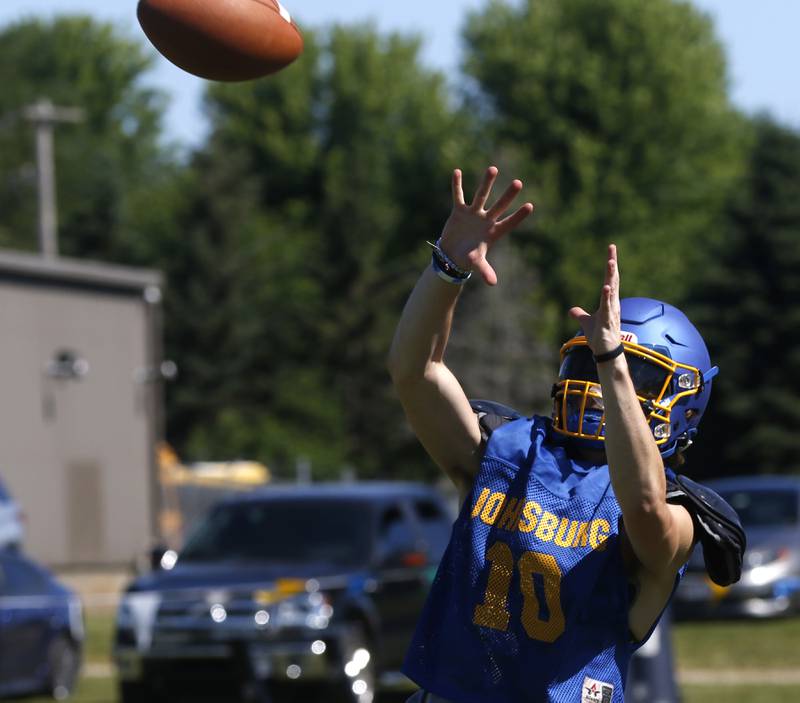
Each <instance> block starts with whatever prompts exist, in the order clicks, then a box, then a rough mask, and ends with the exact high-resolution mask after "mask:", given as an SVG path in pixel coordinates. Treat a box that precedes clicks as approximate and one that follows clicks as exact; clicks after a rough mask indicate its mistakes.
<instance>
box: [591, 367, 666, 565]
mask: <svg viewBox="0 0 800 703" xmlns="http://www.w3.org/2000/svg"><path fill="white" fill-rule="evenodd" d="M598 373H599V377H600V383H601V386H602V388H603V403H604V406H605V414H606V417H605V423H606V431H605V444H606V456H607V458H608V465H609V471H610V474H611V481H612V484H613V486H614V493H615V494H616V496H617V500H618V501H619V504H620V508H621V509H622V515H623V519H624V522H625V529H626V531H627V533H628V536H629V537H630V540H631V544H632V545H633V548H634V551H635V552H636V555H637V557H638V558H639V560H640V561H641V562H643V563H644V564H645V565H646V566H652V567H654V568H658V567H659V566H661V565H663V566H666V563H665V562H668V561H670V560H671V559H672V556H673V554H672V553H671V552H672V551H674V549H673V546H674V545H672V542H673V541H674V540H673V535H672V534H671V522H670V514H669V511H668V509H667V504H666V482H665V478H664V465H663V461H662V458H661V454H660V453H659V451H658V447H657V446H656V443H655V440H654V439H653V435H652V432H651V430H650V428H649V426H648V424H647V421H646V419H645V416H644V413H643V412H642V407H641V405H640V403H639V400H638V398H637V397H636V393H635V390H634V387H633V383H632V381H631V378H630V375H629V373H628V367H627V362H626V361H625V357H624V355H620V356H618V357H617V358H616V359H614V360H612V361H609V362H605V363H602V364H598Z"/></svg>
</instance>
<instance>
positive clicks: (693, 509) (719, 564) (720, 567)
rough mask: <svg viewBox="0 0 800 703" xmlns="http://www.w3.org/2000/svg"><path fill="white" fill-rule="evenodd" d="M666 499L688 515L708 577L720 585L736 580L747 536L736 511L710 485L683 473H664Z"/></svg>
mask: <svg viewBox="0 0 800 703" xmlns="http://www.w3.org/2000/svg"><path fill="white" fill-rule="evenodd" d="M667 501H669V502H671V503H678V504H679V505H682V506H683V507H684V508H686V510H688V511H689V514H690V515H691V516H692V520H693V521H694V525H695V535H696V536H697V538H698V539H699V541H700V544H701V545H702V546H703V559H704V561H705V564H706V571H707V572H708V575H709V577H710V578H711V580H712V581H713V582H714V583H716V584H718V585H720V586H729V585H730V584H732V583H735V582H736V581H738V580H739V577H740V576H741V575H742V557H743V556H744V550H745V548H746V546H747V537H746V535H745V532H744V529H743V528H742V523H741V522H740V521H739V516H738V515H737V514H736V511H735V510H734V509H733V508H732V507H731V506H730V505H728V503H726V502H725V500H724V499H723V498H722V497H720V496H719V495H718V494H717V493H715V492H714V491H712V490H711V489H710V488H708V487H707V486H703V485H702V484H699V483H696V482H695V481H692V480H691V479H690V478H687V477H686V476H675V477H674V479H673V478H672V477H670V476H669V475H668V476H667Z"/></svg>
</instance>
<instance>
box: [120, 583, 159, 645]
mask: <svg viewBox="0 0 800 703" xmlns="http://www.w3.org/2000/svg"><path fill="white" fill-rule="evenodd" d="M159 605H161V595H160V594H159V593H154V592H152V591H142V592H141V593H139V592H134V593H127V594H126V595H125V596H123V598H122V601H121V602H120V604H119V608H118V609H117V628H118V629H130V630H133V632H134V634H135V637H136V648H137V649H139V650H144V649H149V647H150V645H151V643H152V641H153V626H154V625H155V621H156V614H157V612H158V607H159Z"/></svg>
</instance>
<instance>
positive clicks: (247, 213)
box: [164, 27, 462, 476]
mask: <svg viewBox="0 0 800 703" xmlns="http://www.w3.org/2000/svg"><path fill="white" fill-rule="evenodd" d="M306 40H307V41H306V49H305V52H304V55H303V57H302V58H301V59H300V60H299V61H298V62H297V63H296V64H294V65H293V66H291V67H290V68H289V69H287V70H286V71H283V72H281V73H279V74H277V75H275V76H272V77H270V78H269V79H266V80H262V81H255V82H252V83H247V84H241V85H215V86H212V87H211V89H210V90H209V92H208V96H207V104H208V107H209V113H210V115H211V117H212V133H211V137H210V140H209V143H208V145H207V147H206V148H204V149H203V150H202V152H201V153H199V154H198V155H197V158H196V159H195V161H194V163H193V166H192V172H193V176H192V185H191V188H192V189H193V194H192V195H190V197H189V202H188V203H187V207H186V209H185V212H184V215H183V216H182V218H181V227H180V229H181V231H183V232H184V233H186V236H189V237H191V238H199V241H198V240H197V239H194V244H193V245H192V247H191V248H192V252H191V254H185V255H184V257H183V260H182V261H180V262H178V261H176V260H174V261H168V260H165V261H164V266H165V267H166V269H167V271H168V272H169V280H170V296H171V297H172V298H174V303H172V304H171V305H173V306H174V311H173V313H172V314H171V316H170V317H171V322H170V330H168V343H169V345H170V349H171V354H173V355H174V356H175V357H176V358H178V360H179V362H180V365H181V367H182V369H183V375H182V379H181V381H180V382H179V383H177V384H175V386H174V388H173V391H172V393H171V396H172V401H171V406H170V407H171V415H170V428H171V430H170V431H171V433H172V435H173V437H174V439H175V440H176V442H177V444H178V446H179V447H185V448H188V449H189V451H190V452H191V453H196V452H197V453H199V452H201V451H202V452H203V453H207V452H210V451H217V452H219V451H227V452H230V451H232V448H233V447H234V446H238V447H245V448H249V449H250V450H251V451H253V452H255V453H256V454H257V455H258V456H259V457H260V458H262V459H264V460H266V461H267V462H268V463H270V464H271V465H272V466H273V467H274V468H276V469H277V470H278V471H279V472H280V471H284V472H288V471H290V470H292V469H293V464H294V460H295V458H296V457H298V456H306V457H307V458H309V459H310V460H311V461H312V463H313V465H314V467H315V475H323V474H324V475H336V474H338V472H339V470H340V469H341V468H342V467H344V466H348V465H350V466H354V467H356V468H357V471H358V473H359V475H362V476H365V475H383V476H389V475H392V474H393V473H394V474H395V475H397V473H398V472H400V471H402V468H401V467H402V466H403V465H404V464H405V463H406V462H409V463H413V464H420V463H421V461H420V459H421V453H420V452H419V450H418V448H417V444H416V441H415V440H413V438H412V437H411V436H410V434H409V432H408V430H407V429H406V427H405V422H404V420H403V418H402V413H401V410H400V407H399V404H398V403H397V402H396V400H395V399H394V398H393V397H392V394H391V391H390V384H389V381H388V376H387V373H386V371H385V366H384V364H385V356H386V352H387V350H388V346H389V342H390V339H391V335H392V332H393V329H394V325H395V323H396V320H397V318H398V316H399V313H400V309H401V307H402V304H403V302H404V299H405V297H406V295H407V294H408V291H409V290H410V288H411V285H412V284H413V281H414V279H415V278H416V276H417V275H418V273H419V271H420V270H421V269H422V267H423V266H424V265H425V262H426V261H427V257H428V254H427V251H426V247H425V245H424V240H425V239H426V238H428V239H429V238H435V237H436V236H437V232H438V230H439V228H440V227H441V224H442V222H443V221H444V219H445V217H446V214H447V209H448V201H449V192H448V188H447V183H448V179H449V172H450V169H451V168H452V167H453V166H454V165H456V164H457V163H458V158H459V157H460V156H461V153H462V152H461V151H460V134H461V133H462V123H461V120H460V119H459V118H458V117H457V115H456V113H455V111H454V110H453V109H452V108H451V107H450V105H449V95H448V93H447V90H446V88H445V85H444V81H443V79H442V77H441V76H439V75H438V74H436V73H434V72H431V71H427V70H425V69H423V68H422V67H421V66H420V64H419V59H418V51H419V43H418V41H417V40H416V39H413V38H403V37H400V36H395V35H392V36H388V37H382V36H380V35H378V34H377V33H376V32H375V30H374V29H372V28H371V27H356V28H334V29H332V30H331V31H330V32H329V33H326V34H324V35H320V36H319V37H317V36H315V35H314V34H313V33H311V32H307V33H306ZM198 184H199V187H198ZM223 203H227V205H225V206H224V207H223V206H222V204H223ZM204 250H205V253H204V254H203V253H201V252H202V251H204ZM218 285H219V286H220V287H217V286H218ZM180 311H183V312H182V313H181V312H180ZM190 311H193V313H192V314H193V315H194V316H195V317H196V318H198V319H197V320H195V319H192V314H190ZM200 320H201V321H202V322H200ZM212 320H216V321H217V324H218V327H217V328H216V329H215V330H211V329H207V326H208V325H209V322H210V321H212ZM201 325H202V327H203V329H202V330H201V329H200V326H201ZM198 335H202V337H198ZM209 338H210V339H215V340H217V341H218V342H219V343H218V344H217V345H216V346H215V345H214V344H209V343H208V342H204V343H203V344H201V345H197V341H198V339H204V340H209V341H210V339H209ZM223 340H225V341H224V342H223ZM222 368H224V369H229V371H227V372H224V373H219V372H218V371H219V370H220V369H222ZM420 470H422V469H419V468H418V469H417V471H420Z"/></svg>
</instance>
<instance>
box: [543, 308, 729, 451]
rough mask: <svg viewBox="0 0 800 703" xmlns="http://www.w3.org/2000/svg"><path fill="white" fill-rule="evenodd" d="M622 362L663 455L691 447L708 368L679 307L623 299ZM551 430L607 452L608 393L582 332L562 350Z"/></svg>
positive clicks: (711, 372)
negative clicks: (605, 405) (605, 403)
mask: <svg viewBox="0 0 800 703" xmlns="http://www.w3.org/2000/svg"><path fill="white" fill-rule="evenodd" d="M620 308H621V323H622V325H621V326H622V344H623V346H624V347H625V358H626V360H627V362H628V369H629V371H630V374H631V379H632V380H633V385H634V387H635V389H636V395H637V397H638V398H639V402H640V403H641V404H642V409H643V410H644V414H645V417H646V418H647V422H648V424H649V425H650V429H651V431H652V432H653V437H654V438H655V440H656V444H657V445H658V448H659V451H660V452H661V456H662V457H664V458H667V457H669V456H672V455H673V454H674V453H675V452H676V451H678V450H679V449H685V448H686V447H688V446H689V444H691V442H692V440H693V438H694V436H695V435H696V434H697V425H698V423H699V422H700V418H701V417H702V416H703V412H704V411H705V409H706V405H708V399H709V396H710V395H711V379H712V378H714V376H716V375H717V373H718V372H719V369H718V368H717V367H716V366H711V360H710V358H709V355H708V349H707V348H706V345H705V342H704V341H703V338H702V337H701V336H700V333H699V332H698V331H697V329H696V328H695V326H694V325H693V324H692V323H691V322H689V320H688V318H687V317H686V315H684V314H683V313H682V312H681V311H680V310H678V309H677V308H675V307H673V306H672V305H669V304H667V303H662V302H661V301H659V300H653V299H651V298H624V299H623V300H621V301H620ZM553 429H554V430H555V431H556V432H559V433H560V434H562V435H565V436H567V437H569V438H571V440H572V441H574V442H576V443H577V444H579V445H581V446H584V447H587V448H592V449H601V448H603V446H604V445H603V442H604V441H605V415H604V411H603V395H602V391H601V388H600V383H599V380H598V377H597V366H596V365H595V362H594V358H593V356H592V351H591V349H590V348H589V346H588V343H587V341H586V337H585V336H583V335H582V334H579V335H578V336H575V337H573V338H572V339H570V340H569V341H568V342H567V343H566V344H565V345H564V346H563V347H562V348H561V367H560V369H559V373H558V382H557V383H556V384H555V386H553Z"/></svg>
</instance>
